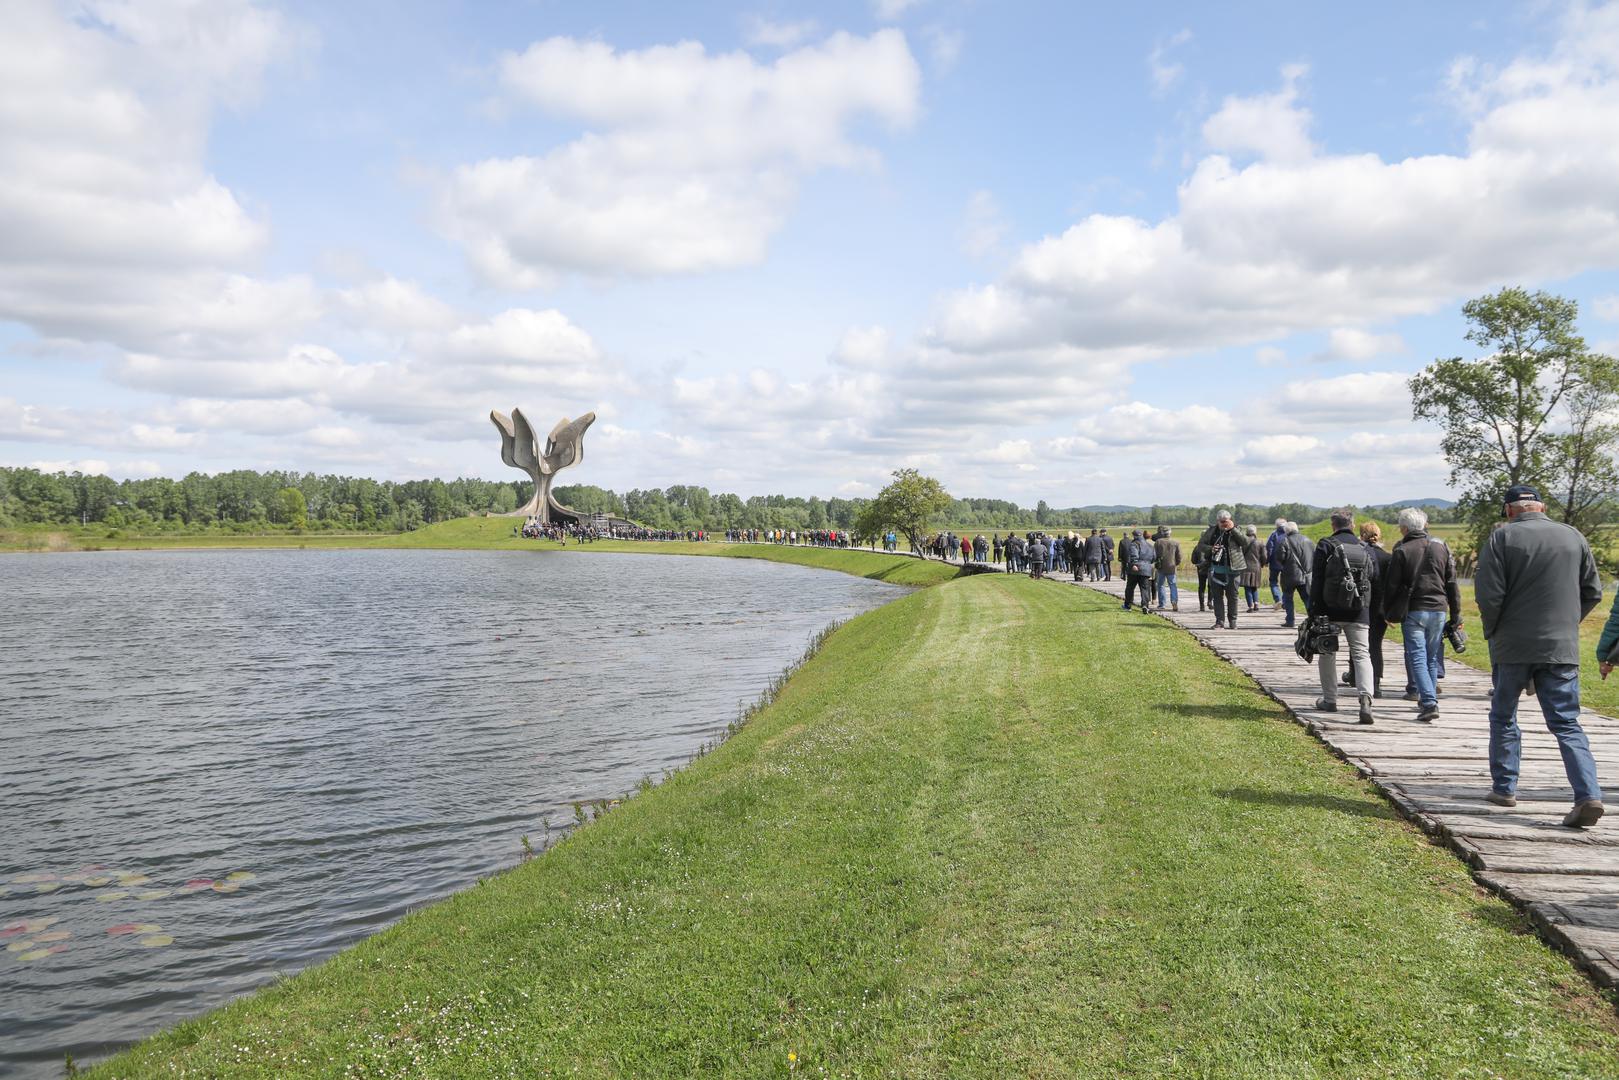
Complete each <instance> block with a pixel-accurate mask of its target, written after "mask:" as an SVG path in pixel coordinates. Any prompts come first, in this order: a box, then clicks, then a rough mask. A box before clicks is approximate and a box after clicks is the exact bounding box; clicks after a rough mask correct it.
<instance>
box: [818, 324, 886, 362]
mask: <svg viewBox="0 0 1619 1080" xmlns="http://www.w3.org/2000/svg"><path fill="white" fill-rule="evenodd" d="M888 347H889V334H888V330H887V328H885V327H881V326H851V327H850V328H849V329H848V330H846V331H844V334H843V338H842V340H840V341H839V342H838V346H837V348H836V349H835V350H833V353H832V360H833V362H834V363H836V364H839V365H841V366H843V367H847V368H855V369H862V368H878V367H881V366H882V365H883V362H884V361H886V360H887V359H888Z"/></svg>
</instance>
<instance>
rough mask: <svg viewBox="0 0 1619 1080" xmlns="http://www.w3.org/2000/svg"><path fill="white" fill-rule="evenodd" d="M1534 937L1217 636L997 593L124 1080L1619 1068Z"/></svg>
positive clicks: (925, 619) (891, 645)
mask: <svg viewBox="0 0 1619 1080" xmlns="http://www.w3.org/2000/svg"><path fill="white" fill-rule="evenodd" d="M1523 931H1524V927H1523V926H1522V925H1521V924H1520V922H1519V919H1518V916H1517V915H1516V914H1515V913H1514V912H1513V911H1512V910H1511V909H1510V908H1509V907H1507V906H1506V905H1505V904H1502V903H1500V902H1498V901H1496V900H1493V899H1490V898H1488V897H1486V896H1484V895H1482V894H1481V893H1480V892H1479V890H1477V889H1476V888H1475V887H1474V886H1473V884H1472V882H1471V880H1470V879H1469V877H1468V875H1467V873H1466V871H1465V869H1464V868H1463V867H1462V866H1461V865H1460V864H1459V863H1458V862H1457V861H1456V860H1455V859H1454V858H1452V857H1451V856H1449V855H1448V854H1447V853H1445V852H1444V851H1442V850H1440V849H1438V848H1434V847H1432V846H1430V845H1428V844H1427V843H1426V841H1425V840H1424V839H1423V838H1422V837H1421V836H1420V835H1419V834H1418V833H1417V832H1416V831H1415V830H1413V829H1411V828H1410V827H1408V826H1406V825H1405V824H1403V823H1402V822H1400V821H1399V820H1397V819H1396V817H1395V815H1394V814H1393V812H1392V811H1391V810H1390V809H1389V808H1388V807H1387V805H1386V804H1385V803H1384V802H1382V801H1381V800H1380V799H1379V798H1378V797H1377V796H1376V795H1374V794H1373V793H1372V792H1371V790H1370V789H1369V788H1368V786H1367V785H1366V784H1364V783H1363V782H1361V781H1359V780H1358V779H1357V778H1356V777H1355V776H1354V774H1353V772H1352V771H1351V770H1350V769H1349V768H1348V767H1347V766H1345V765H1343V764H1342V763H1341V762H1338V761H1336V760H1334V759H1332V758H1331V757H1330V756H1329V755H1328V754H1326V753H1325V751H1324V750H1323V749H1322V748H1321V747H1320V746H1319V745H1317V744H1316V743H1314V742H1313V741H1312V740H1311V739H1310V738H1309V737H1308V735H1307V734H1306V733H1305V732H1303V731H1302V729H1299V728H1298V727H1296V726H1295V725H1293V724H1291V723H1290V722H1288V721H1286V720H1285V718H1284V717H1283V715H1282V713H1281V711H1280V709H1279V707H1278V706H1276V705H1275V704H1273V703H1272V702H1270V700H1269V699H1267V698H1265V697H1264V696H1263V695H1262V694H1261V693H1260V692H1259V691H1258V690H1257V688H1255V687H1254V686H1253V684H1252V683H1251V682H1249V681H1248V680H1247V679H1246V678H1245V677H1243V676H1242V675H1241V674H1240V673H1238V672H1237V671H1235V670H1234V669H1233V668H1231V667H1230V666H1229V665H1226V664H1224V663H1223V662H1221V661H1220V660H1218V659H1217V658H1216V657H1214V656H1213V655H1212V654H1210V653H1208V652H1207V651H1206V650H1204V649H1202V648H1200V647H1199V646H1198V645H1197V644H1196V643H1195V642H1194V641H1193V640H1192V639H1191V638H1189V637H1188V636H1187V635H1185V634H1182V633H1180V632H1179V631H1178V630H1176V629H1175V628H1174V627H1172V626H1170V625H1168V624H1167V623H1164V622H1162V621H1161V620H1156V619H1142V618H1140V617H1139V616H1123V615H1121V614H1120V613H1118V612H1117V611H1116V605H1115V604H1113V602H1111V601H1110V600H1109V599H1108V598H1106V597H1103V596H1099V595H1097V594H1094V593H1090V592H1089V591H1088V590H1080V589H1072V588H1064V587H1059V586H1057V585H1055V584H1051V583H1040V582H1031V581H1029V580H1027V579H1025V578H1019V577H1008V576H994V575H986V576H981V577H974V578H967V579H962V580H959V581H953V582H950V583H948V584H945V585H942V586H939V587H936V588H932V589H927V590H923V591H919V592H917V593H915V594H912V595H910V596H908V597H905V598H903V599H901V600H898V601H895V602H894V603H891V604H889V605H887V606H886V607H884V608H881V609H879V610H877V611H874V612H871V613H868V614H866V615H863V616H861V617H860V618H857V619H855V620H852V621H851V622H850V623H849V624H848V625H846V626H845V627H843V628H842V629H841V630H839V631H838V632H837V633H836V634H834V635H833V636H832V637H831V638H830V639H829V641H828V643H827V645H826V646H825V648H824V649H823V650H822V651H821V653H820V654H819V655H818V656H816V657H815V658H814V659H813V660H812V661H811V662H810V663H809V664H807V665H806V666H805V667H804V668H803V669H802V670H801V671H800V672H799V673H798V674H797V675H796V676H795V677H794V678H793V679H792V680H791V681H790V682H789V683H788V685H787V687H786V689H785V690H784V691H783V693H782V695H781V696H780V698H779V699H778V700H777V702H776V703H775V704H774V705H772V706H771V707H770V708H769V709H767V710H766V711H765V712H763V713H762V714H760V715H759V716H758V717H757V718H756V719H755V720H754V721H753V722H752V723H751V724H750V725H749V726H748V727H747V728H745V729H744V730H743V731H742V732H741V733H740V734H738V735H737V736H736V737H734V738H733V739H731V740H730V741H728V742H727V743H726V744H724V745H723V746H722V747H721V748H719V749H718V750H717V751H716V752H714V753H712V754H710V755H708V756H707V757H705V758H702V759H700V760H699V761H697V762H695V763H694V764H693V765H692V766H691V767H689V768H688V769H686V770H683V771H682V772H681V773H679V774H677V775H676V776H675V777H673V778H672V779H670V780H669V781H668V782H666V783H664V784H662V785H660V786H659V787H658V788H656V789H655V790H653V791H651V792H650V793H648V794H645V795H642V796H638V797H637V798H635V799H632V800H630V801H629V802H628V803H627V804H626V805H625V806H623V807H622V808H621V809H619V810H616V811H614V812H613V813H611V814H610V815H608V816H607V817H606V818H604V819H602V820H601V821H600V822H597V823H594V824H592V825H590V826H589V827H587V828H585V829H583V830H581V831H580V832H579V833H578V834H576V835H575V836H573V837H571V838H570V839H568V840H567V841H565V842H564V843H562V844H561V845H559V846H558V847H557V848H555V849H553V850H552V851H551V852H549V853H547V854H546V855H544V856H543V857H541V858H539V859H537V860H535V861H534V862H532V863H529V864H527V865H526V866H523V867H521V868H519V869H518V870H515V871H513V872H511V873H509V874H504V875H501V876H499V877H497V878H495V879H492V880H490V881H488V882H485V883H484V884H483V885H481V886H480V887H478V888H475V889H472V890H469V891H468V892H466V893H464V894H461V895H459V896H457V897H454V898H452V899H450V900H448V901H446V902H444V903H443V904H440V905H436V906H435V907H432V908H429V909H427V910H425V911H422V912H419V913H417V914H416V915H413V916H411V917H410V918H408V919H406V920H404V921H403V922H402V923H400V924H399V925H398V926H396V927H394V928H393V929H390V930H388V931H385V932H384V933H382V934H379V935H377V936H376V937H374V938H372V939H369V940H368V941H366V942H364V943H362V944H360V945H359V946H356V947H355V948H353V949H351V950H349V951H347V952H345V953H343V954H341V955H340V956H338V957H337V958H335V959H334V960H332V961H330V962H328V963H326V964H323V965H321V966H319V967H317V968H314V969H311V970H309V971H306V972H304V973H303V974H301V975H299V976H297V977H295V978H293V979H290V980H288V981H286V982H284V983H282V984H279V985H277V986H275V987H272V988H269V989H267V990H265V991H263V992H261V993H260V994H258V995H255V996H253V997H250V998H246V999H243V1000H241V1001H239V1002H236V1003H235V1004H233V1005H231V1006H228V1007H227V1008H225V1009H222V1010H220V1011H218V1012H216V1013H214V1014H211V1015H209V1016H207V1017H204V1018H201V1019H199V1020H197V1021H194V1022H191V1023H187V1024H184V1025H181V1026H180V1027H178V1028H176V1029H175V1030H173V1031H171V1032H168V1033H165V1034H163V1035H160V1036H158V1037H156V1038H154V1039H152V1040H149V1041H148V1042H146V1043H144V1044H142V1045H141V1046H139V1047H137V1048H136V1049H135V1050H133V1051H131V1052H130V1053H128V1054H126V1055H124V1056H122V1057H120V1058H118V1059H115V1060H114V1061H113V1062H111V1063H109V1064H108V1065H107V1066H105V1067H104V1069H102V1070H100V1071H99V1072H98V1075H118V1076H142V1075H170V1074H172V1072H173V1071H174V1070H177V1069H185V1070H189V1071H192V1072H193V1074H194V1075H223V1074H228V1075H232V1076H255V1075H266V1076H267V1075H285V1074H288V1073H289V1072H290V1073H291V1074H293V1075H339V1074H342V1073H343V1072H344V1070H345V1069H349V1068H352V1070H353V1074H354V1075H413V1076H469V1077H470V1076H500V1075H519V1076H545V1075H564V1074H566V1075H584V1076H669V1075H675V1076H680V1075H686V1076H768V1075H777V1074H781V1075H786V1074H787V1073H788V1070H789V1065H790V1064H791V1065H793V1066H795V1067H796V1068H798V1069H801V1070H803V1071H805V1072H808V1073H812V1074H815V1075H820V1074H821V1073H822V1071H823V1070H824V1071H825V1074H827V1075H850V1076H917V1075H945V1076H1002V1075H1018V1076H1050V1077H1073V1076H1096V1077H1104V1076H1106V1077H1113V1076H1158V1075H1184V1076H1209V1075H1217V1076H1256V1077H1257V1076H1266V1077H1273V1076H1319V1075H1342V1076H1365V1075H1375V1076H1411V1077H1419V1076H1421V1077H1426V1076H1436V1075H1443V1076H1481V1077H1482V1076H1523V1077H1545V1076H1602V1075H1614V1074H1619V1038H1616V1035H1615V1030H1614V1027H1615V1025H1614V1015H1613V1010H1612V1006H1611V1003H1610V1002H1609V1001H1608V1000H1607V999H1605V998H1604V997H1602V996H1601V995H1599V994H1598V993H1597V992H1596V991H1594V990H1593V989H1592V988H1591V987H1590V984H1589V983H1588V982H1586V981H1585V980H1584V978H1583V977H1581V976H1579V975H1578V974H1577V973H1576V972H1574V970H1573V969H1572V968H1571V967H1570V965H1569V964H1568V963H1567V961H1566V960H1564V959H1563V958H1561V957H1559V956H1557V955H1555V954H1554V953H1552V952H1551V951H1549V950H1548V949H1546V948H1545V947H1544V946H1543V945H1542V944H1541V943H1540V942H1539V941H1538V939H1536V938H1535V937H1533V936H1532V935H1527V934H1525V933H1524V932H1523ZM789 1054H792V1055H795V1058H796V1060H792V1061H791V1062H790V1059H789Z"/></svg>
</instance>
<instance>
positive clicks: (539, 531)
mask: <svg viewBox="0 0 1619 1080" xmlns="http://www.w3.org/2000/svg"><path fill="white" fill-rule="evenodd" d="M513 531H514V532H516V533H517V535H519V536H521V537H523V539H525V540H554V541H557V542H559V543H561V544H562V545H563V546H566V545H567V543H568V541H570V540H572V541H573V542H574V543H576V544H589V543H593V542H595V541H597V540H684V541H690V542H703V541H706V540H708V539H710V536H709V533H708V532H706V531H705V530H703V529H644V528H642V527H641V526H639V525H615V526H612V527H611V528H606V529H603V528H598V527H596V526H594V525H581V524H577V523H575V522H571V521H570V522H565V523H556V522H549V523H548V522H542V521H540V519H539V518H534V517H531V518H526V519H525V520H524V521H523V523H522V524H521V525H519V526H516V527H515V529H514V530H513Z"/></svg>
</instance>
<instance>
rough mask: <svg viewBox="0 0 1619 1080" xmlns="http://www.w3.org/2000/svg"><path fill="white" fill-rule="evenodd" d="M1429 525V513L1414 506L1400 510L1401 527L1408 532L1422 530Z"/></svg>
mask: <svg viewBox="0 0 1619 1080" xmlns="http://www.w3.org/2000/svg"><path fill="white" fill-rule="evenodd" d="M1427 527H1428V515H1427V514H1424V513H1423V512H1422V511H1421V510H1418V509H1417V508H1416V507H1414V506H1408V507H1406V508H1405V509H1404V510H1401V511H1400V528H1402V529H1404V530H1406V531H1407V532H1422V531H1423V530H1424V529H1426V528H1427Z"/></svg>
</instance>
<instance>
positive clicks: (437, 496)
mask: <svg viewBox="0 0 1619 1080" xmlns="http://www.w3.org/2000/svg"><path fill="white" fill-rule="evenodd" d="M533 491H534V485H533V483H532V482H530V481H526V480H525V481H517V482H512V483H504V482H502V483H495V482H492V481H489V480H472V479H460V480H411V481H407V482H405V483H395V482H393V481H390V480H371V479H369V478H366V477H358V476H317V475H316V474H314V473H297V472H277V471H271V472H255V471H253V470H252V469H236V470H233V471H231V472H222V473H218V474H215V475H212V476H210V475H207V474H204V473H198V472H194V473H191V474H189V475H187V476H185V477H183V478H182V479H179V480H173V479H169V478H167V477H153V478H149V479H140V480H121V481H120V480H113V479H111V478H110V477H106V476H98V475H90V474H85V473H80V472H71V473H69V472H41V471H40V470H38V469H22V468H18V469H12V468H0V525H4V526H17V525H91V524H95V525H104V526H106V527H108V528H109V529H130V530H133V531H137V532H138V531H143V530H146V531H153V530H155V531H174V530H186V531H203V530H217V531H258V530H266V529H276V528H282V529H319V530H341V531H353V532H408V531H409V530H411V529H417V528H420V527H421V526H423V525H431V524H433V523H435V522H439V521H447V520H449V519H451V518H457V517H466V516H467V515H469V514H474V513H480V512H486V511H487V512H494V513H505V512H509V511H512V510H515V509H516V508H517V507H518V506H520V505H521V504H522V503H523V502H524V501H526V500H527V499H529V498H530V497H531V496H532V495H533Z"/></svg>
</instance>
